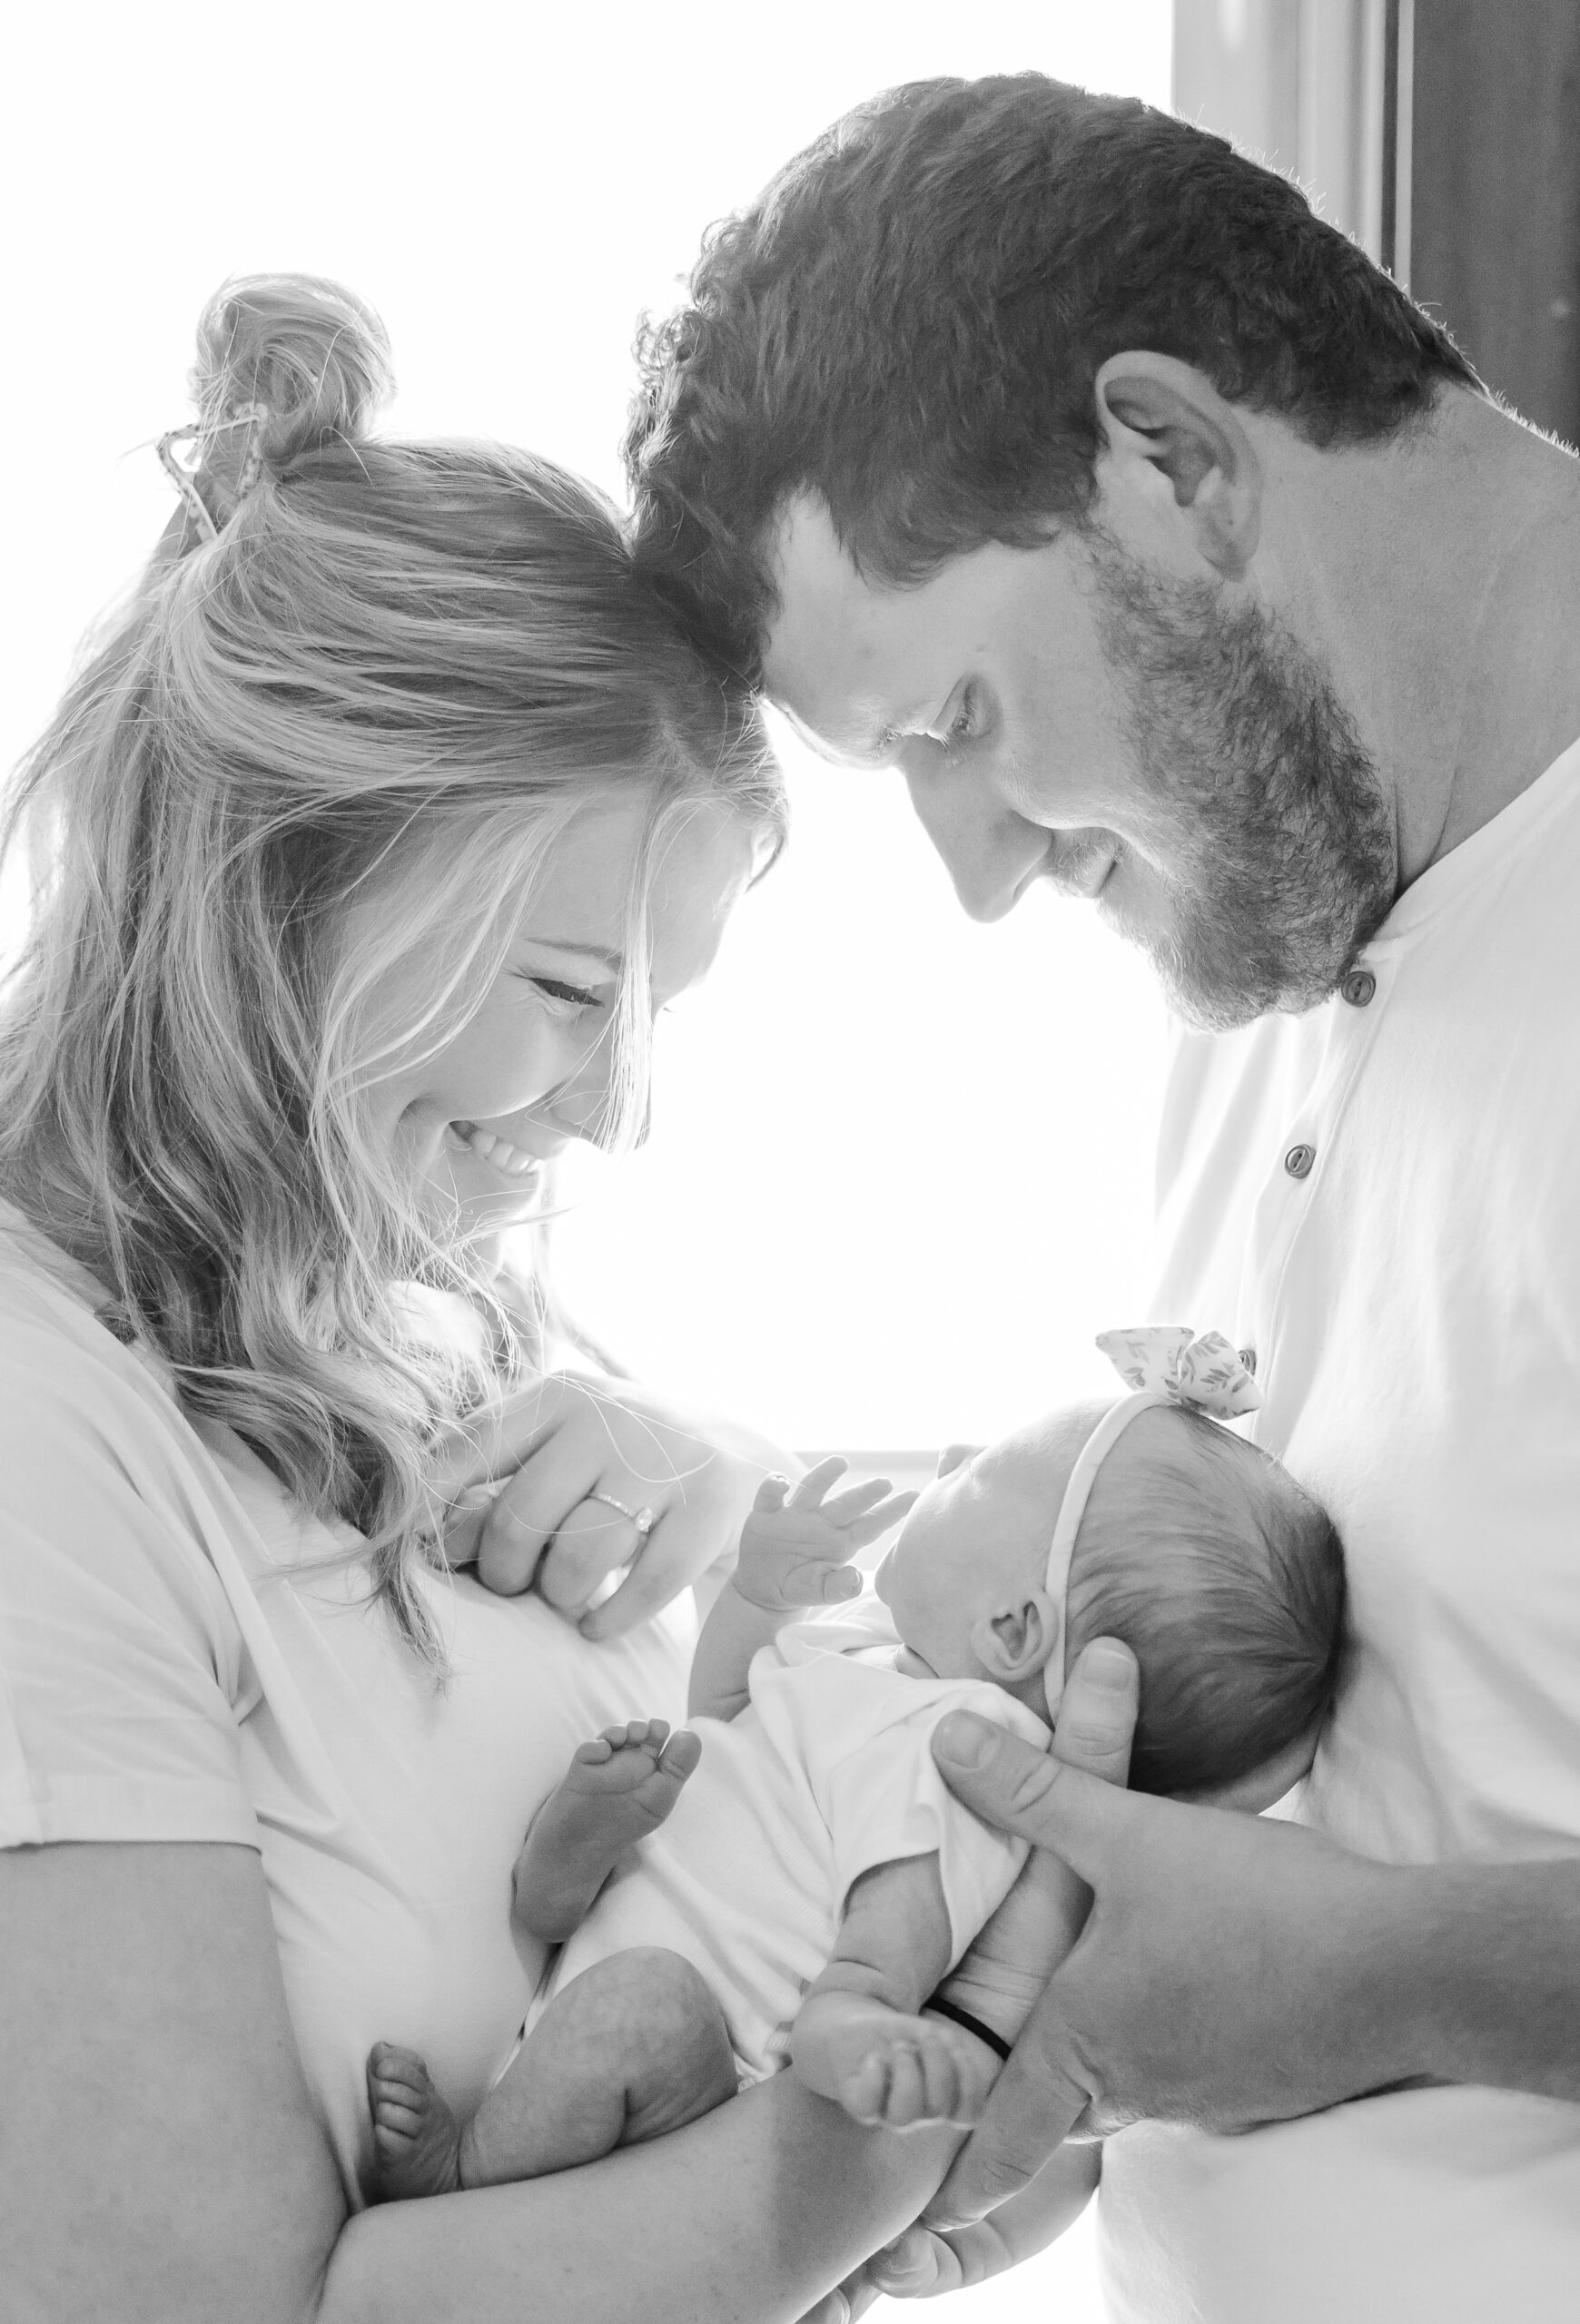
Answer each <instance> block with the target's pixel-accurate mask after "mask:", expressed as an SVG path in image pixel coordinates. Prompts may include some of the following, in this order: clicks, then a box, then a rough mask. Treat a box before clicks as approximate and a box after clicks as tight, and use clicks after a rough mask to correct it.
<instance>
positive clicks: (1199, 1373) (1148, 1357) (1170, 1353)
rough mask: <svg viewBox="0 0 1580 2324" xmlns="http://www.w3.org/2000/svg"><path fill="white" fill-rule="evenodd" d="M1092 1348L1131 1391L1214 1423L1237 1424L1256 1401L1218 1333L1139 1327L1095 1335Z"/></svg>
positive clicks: (1250, 1382)
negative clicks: (1142, 1392)
mask: <svg viewBox="0 0 1580 2324" xmlns="http://www.w3.org/2000/svg"><path fill="white" fill-rule="evenodd" d="M1097 1344H1098V1346H1099V1347H1100V1348H1101V1350H1102V1352H1103V1354H1104V1355H1106V1356H1107V1357H1108V1359H1109V1362H1110V1363H1111V1364H1112V1365H1113V1368H1114V1370H1115V1371H1116V1372H1117V1373H1118V1374H1119V1375H1120V1378H1121V1380H1123V1381H1124V1382H1126V1384H1128V1385H1129V1386H1130V1387H1131V1388H1143V1389H1147V1390H1149V1391H1150V1393H1152V1394H1154V1395H1160V1396H1167V1397H1168V1398H1169V1399H1170V1402H1171V1403H1176V1404H1192V1405H1194V1406H1195V1408H1196V1410H1197V1411H1198V1412H1200V1413H1207V1414H1208V1415H1209V1416H1210V1418H1211V1419H1213V1420H1238V1419H1239V1416H1240V1414H1241V1413H1254V1412H1255V1411H1256V1410H1257V1409H1258V1407H1259V1404H1260V1403H1261V1401H1262V1392H1261V1390H1260V1389H1259V1387H1258V1386H1257V1384H1256V1382H1255V1381H1254V1380H1253V1379H1252V1378H1251V1376H1250V1374H1249V1372H1248V1371H1247V1370H1246V1367H1245V1365H1244V1364H1242V1363H1241V1362H1240V1360H1239V1355H1238V1354H1236V1353H1235V1351H1234V1349H1233V1348H1231V1347H1230V1345H1229V1342H1228V1341H1227V1340H1226V1339H1225V1338H1224V1336H1223V1334H1222V1333H1221V1332H1203V1333H1202V1334H1201V1337H1200V1339H1196V1338H1194V1337H1193V1336H1192V1334H1191V1333H1190V1331H1189V1330H1188V1328H1187V1327H1186V1325H1185V1324H1141V1326H1140V1327H1139V1328H1138V1329H1137V1330H1135V1331H1131V1332H1100V1333H1099V1334H1098V1335H1097Z"/></svg>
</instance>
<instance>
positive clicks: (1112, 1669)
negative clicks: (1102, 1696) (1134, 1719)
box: [1081, 1639, 1135, 1695]
mask: <svg viewBox="0 0 1580 2324" xmlns="http://www.w3.org/2000/svg"><path fill="white" fill-rule="evenodd" d="M1134 1668H1135V1665H1134V1663H1133V1662H1132V1661H1131V1658H1130V1656H1129V1654H1128V1653H1127V1652H1126V1651H1125V1649H1124V1648H1123V1647H1122V1646H1116V1645H1114V1644H1113V1642H1112V1641H1111V1640H1108V1639H1103V1640H1100V1641H1099V1642H1098V1644H1097V1645H1095V1646H1089V1647H1088V1648H1087V1649H1086V1657H1085V1659H1084V1661H1083V1662H1082V1663H1081V1669H1082V1670H1084V1672H1085V1673H1086V1676H1087V1677H1088V1678H1089V1679H1091V1683H1092V1685H1093V1686H1094V1687H1101V1688H1102V1689H1104V1691H1105V1692H1108V1693H1112V1694H1116V1695H1122V1694H1123V1693H1124V1691H1125V1689H1126V1688H1127V1687H1128V1686H1129V1685H1130V1683H1131V1671H1132V1670H1133V1669H1134Z"/></svg>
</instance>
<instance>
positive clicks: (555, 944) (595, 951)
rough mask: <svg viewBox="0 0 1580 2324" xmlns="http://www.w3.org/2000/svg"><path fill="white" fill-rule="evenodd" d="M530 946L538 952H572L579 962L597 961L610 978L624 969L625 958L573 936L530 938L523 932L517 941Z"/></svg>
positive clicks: (608, 949)
mask: <svg viewBox="0 0 1580 2324" xmlns="http://www.w3.org/2000/svg"><path fill="white" fill-rule="evenodd" d="M518 941H519V942H521V943H523V944H531V945H533V946H535V947H536V948H537V950H538V951H540V952H574V953H575V955H576V957H577V959H578V960H599V961H601V962H602V964H603V966H604V967H605V968H606V969H607V970H608V971H609V973H610V975H611V976H619V975H620V974H621V973H622V972H623V971H624V969H625V965H626V956H625V954H624V953H623V952H617V951H614V950H611V949H610V947H609V946H608V945H607V944H583V943H582V942H580V941H579V940H578V939H577V938H576V937H574V936H532V935H528V934H527V933H526V932H525V931H523V933H522V935H521V936H520V938H519V939H518Z"/></svg>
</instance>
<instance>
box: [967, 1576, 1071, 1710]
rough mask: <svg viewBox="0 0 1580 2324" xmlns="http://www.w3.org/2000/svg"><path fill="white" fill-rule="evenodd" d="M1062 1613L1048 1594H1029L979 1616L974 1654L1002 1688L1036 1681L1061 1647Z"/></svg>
mask: <svg viewBox="0 0 1580 2324" xmlns="http://www.w3.org/2000/svg"><path fill="white" fill-rule="evenodd" d="M1060 1643H1061V1641H1060V1636H1059V1609H1058V1607H1057V1606H1056V1605H1055V1604H1054V1603H1053V1600H1052V1598H1050V1597H1049V1595H1048V1592H1047V1591H1046V1590H1027V1591H1026V1592H1025V1594H1024V1595H1023V1596H1022V1597H1019V1598H1015V1599H1012V1600H1011V1601H1010V1602H1009V1604H1007V1605H1003V1606H1000V1607H998V1608H996V1609H995V1610H994V1611H993V1612H992V1613H991V1614H981V1615H979V1616H978V1618H977V1620H976V1622H975V1625H974V1626H973V1630H972V1633H971V1648H972V1652H973V1654H974V1655H975V1656H976V1659H977V1660H978V1661H979V1662H980V1663H981V1665H982V1667H983V1669H984V1670H985V1671H986V1672H987V1674H988V1676H989V1677H990V1678H991V1679H994V1680H996V1682H997V1683H998V1684H999V1685H1000V1686H1012V1685H1014V1684H1016V1683H1017V1681H1019V1680H1021V1679H1034V1678H1035V1677H1036V1676H1037V1673H1038V1672H1039V1671H1040V1670H1041V1669H1042V1667H1043V1665H1044V1664H1045V1663H1046V1662H1047V1661H1048V1660H1049V1659H1051V1657H1052V1654H1053V1652H1054V1649H1056V1648H1057V1647H1058V1646H1059V1645H1060Z"/></svg>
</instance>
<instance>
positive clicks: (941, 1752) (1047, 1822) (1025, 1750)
mask: <svg viewBox="0 0 1580 2324" xmlns="http://www.w3.org/2000/svg"><path fill="white" fill-rule="evenodd" d="M933 1758H935V1759H936V1760H937V1762H938V1766H939V1769H940V1772H941V1773H942V1775H943V1779H944V1781H945V1782H946V1783H947V1784H948V1786H949V1788H950V1789H951V1791H953V1793H954V1794H955V1795H956V1797H958V1798H960V1799H963V1801H964V1802H965V1804H966V1806H967V1807H970V1808H972V1809H973V1811H974V1812H975V1813H976V1814H977V1815H978V1816H980V1817H982V1818H983V1822H984V1823H987V1824H993V1825H996V1826H997V1827H998V1828H999V1830H1000V1831H1002V1832H1014V1833H1016V1834H1017V1835H1018V1836H1019V1837H1021V1838H1022V1839H1023V1840H1030V1842H1031V1843H1032V1846H1033V1847H1037V1848H1049V1849H1052V1853H1053V1854H1054V1855H1055V1856H1062V1858H1063V1860H1064V1862H1065V1863H1066V1864H1068V1865H1069V1866H1071V1867H1072V1869H1073V1870H1074V1871H1076V1872H1078V1873H1079V1874H1080V1875H1081V1878H1082V1879H1083V1880H1084V1881H1086V1883H1087V1884H1088V1886H1096V1883H1097V1877H1098V1875H1099V1874H1100V1873H1101V1869H1102V1867H1103V1866H1104V1864H1105V1863H1106V1861H1107V1859H1108V1854H1109V1850H1110V1848H1111V1846H1112V1844H1113V1842H1114V1840H1115V1838H1116V1837H1118V1836H1119V1834H1120V1833H1121V1832H1122V1831H1123V1830H1124V1829H1125V1828H1126V1823H1127V1819H1128V1818H1130V1817H1132V1816H1133V1814H1134V1810H1135V1806H1136V1802H1135V1801H1134V1799H1133V1798H1132V1797H1131V1794H1130V1793H1129V1792H1126V1791H1121V1790H1118V1789H1117V1788H1116V1787H1115V1786H1114V1785H1112V1784H1110V1783H1103V1782H1102V1781H1101V1779H1100V1778H1099V1777H1096V1776H1089V1775H1083V1774H1082V1773H1081V1769H1080V1768H1068V1767H1065V1766H1064V1765H1062V1762H1061V1761H1060V1760H1058V1759H1056V1758H1053V1756H1052V1753H1051V1752H1048V1751H1038V1750H1035V1749H1033V1748H1032V1745H1031V1744H1030V1743H1023V1742H1022V1740H1021V1738H1020V1737H1019V1736H1018V1735H1011V1734H1009V1733H1007V1732H1006V1730H1005V1729H1004V1728H1002V1727H999V1726H996V1725H995V1724H994V1723H993V1721H992V1719H987V1718H977V1716H976V1714H975V1713H974V1712H973V1711H968V1710H956V1711H951V1712H950V1714H949V1716H948V1718H943V1719H940V1720H939V1722H938V1725H937V1726H936V1727H935V1728H933Z"/></svg>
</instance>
